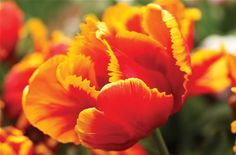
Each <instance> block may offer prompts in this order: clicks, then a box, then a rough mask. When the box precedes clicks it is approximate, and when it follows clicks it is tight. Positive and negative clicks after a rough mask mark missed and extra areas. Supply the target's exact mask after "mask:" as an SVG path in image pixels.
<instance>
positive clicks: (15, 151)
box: [0, 126, 54, 155]
mask: <svg viewBox="0 0 236 155" xmlns="http://www.w3.org/2000/svg"><path fill="white" fill-rule="evenodd" d="M49 140H50V139H49ZM49 140H48V142H41V143H37V144H34V143H33V141H31V140H30V139H29V138H28V137H27V136H24V134H23V132H22V131H21V130H19V129H17V128H15V127H11V126H8V127H5V128H0V152H1V155H53V151H52V148H50V147H52V146H50V143H52V142H49ZM53 147H54V146H53Z"/></svg>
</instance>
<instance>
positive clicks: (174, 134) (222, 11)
mask: <svg viewBox="0 0 236 155" xmlns="http://www.w3.org/2000/svg"><path fill="white" fill-rule="evenodd" d="M16 2H17V4H18V5H19V7H20V8H21V9H22V10H23V12H24V15H25V21H27V19H29V18H32V17H37V18H40V19H41V20H42V21H43V22H44V23H45V24H46V25H47V26H48V28H49V32H50V31H52V30H55V29H59V30H61V31H63V32H64V33H65V34H66V35H67V36H71V37H73V36H74V35H76V33H78V32H79V24H80V22H81V21H83V19H84V16H85V15H86V14H96V15H97V16H98V17H101V14H102V12H103V10H104V9H105V8H106V7H108V6H110V5H112V4H115V3H117V0H16ZM122 2H125V3H130V4H132V5H144V4H147V3H149V2H151V0H122ZM184 3H185V4H186V6H190V7H197V8H199V9H200V10H201V11H202V19H201V20H200V21H198V22H197V23H196V30H195V45H194V46H195V47H198V46H199V45H200V44H201V42H202V41H203V40H204V39H205V38H206V37H208V36H211V35H213V34H214V35H223V36H224V35H229V34H230V35H235V36H236V0H185V1H184ZM27 42H28V44H27ZM30 42H31V40H30V38H28V39H27V40H25V42H24V47H22V46H21V45H18V46H17V54H18V55H19V56H18V58H19V59H20V57H21V56H22V55H25V54H26V53H27V52H29V51H30V50H29V49H30ZM235 46H236V42H235ZM10 67H11V64H10V63H9V64H8V63H5V64H1V66H0V87H2V83H3V80H4V77H5V75H6V73H7V72H8V71H9V69H10ZM1 90H2V89H0V91H1ZM0 93H2V92H0ZM229 94H230V93H229V90H227V91H226V92H223V93H221V94H218V95H205V96H200V97H199V96H198V97H191V98H189V99H188V100H187V103H186V104H185V106H184V107H183V109H182V110H181V111H180V112H179V113H177V114H175V115H174V116H173V117H171V118H170V120H169V122H168V124H166V125H165V126H163V127H162V128H161V130H162V133H163V136H164V139H165V141H166V143H167V146H168V148H169V149H170V152H171V154H173V155H232V154H233V152H232V146H233V144H234V140H235V137H234V136H233V135H232V134H231V132H230V123H231V122H232V120H233V119H234V116H233V113H232V111H231V109H230V106H229V104H228V99H229ZM11 123H13V122H10V121H8V120H5V121H4V122H3V125H10V124H11ZM154 143H155V140H154V139H152V137H151V136H150V137H148V138H146V139H144V140H142V141H141V144H142V145H143V146H144V147H145V149H146V150H147V151H148V152H150V153H151V154H157V152H156V148H155V147H154V145H153V144H154ZM59 149H60V151H59V152H60V154H69V155H75V154H87V153H88V151H87V150H86V149H85V148H84V147H82V146H79V147H78V146H73V145H62V146H60V148H59Z"/></svg>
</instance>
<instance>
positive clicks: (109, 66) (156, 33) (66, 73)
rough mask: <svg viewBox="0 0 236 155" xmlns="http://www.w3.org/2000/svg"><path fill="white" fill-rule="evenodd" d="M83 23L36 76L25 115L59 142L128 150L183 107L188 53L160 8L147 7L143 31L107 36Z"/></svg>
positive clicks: (102, 28) (100, 26) (100, 27)
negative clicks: (67, 47)
mask: <svg viewBox="0 0 236 155" xmlns="http://www.w3.org/2000/svg"><path fill="white" fill-rule="evenodd" d="M153 19H155V20H153ZM86 22H87V23H86V24H82V25H81V34H80V35H79V36H77V37H76V39H75V40H74V42H73V43H72V46H71V47H70V50H69V53H68V55H67V56H63V55H58V56H55V57H53V58H51V59H49V60H48V61H46V62H45V63H43V64H42V65H41V66H40V67H39V68H38V69H37V70H36V71H35V72H34V74H33V76H32V77H31V79H30V82H29V86H28V87H26V89H25V91H24V95H23V108H24V112H25V114H26V116H27V118H28V120H29V121H30V122H31V123H32V125H34V126H35V127H37V128H39V129H40V130H42V131H43V132H44V133H46V134H49V135H50V136H52V137H53V138H55V139H57V140H58V141H60V142H64V143H66V142H74V143H80V142H81V143H82V144H84V145H86V146H88V147H92V148H98V149H104V150H124V149H127V148H128V147H130V146H132V145H134V144H135V143H136V142H137V141H138V140H140V139H141V138H143V137H145V136H147V135H148V134H149V133H150V132H152V131H153V130H154V129H155V128H157V127H160V126H161V125H163V124H165V123H166V121H167V119H168V117H169V116H170V115H171V114H173V113H175V112H177V111H179V110H180V109H181V107H182V105H183V103H184V100H185V98H186V94H187V90H186V84H187V81H188V75H189V74H190V73H191V68H190V65H189V52H188V51H187V49H186V47H185V41H184V39H183V37H182V35H181V32H180V30H179V27H178V23H177V22H176V20H175V18H174V17H173V16H172V15H171V14H170V13H169V12H168V11H166V10H163V9H162V8H161V7H160V6H159V5H157V4H150V5H147V6H146V7H145V8H144V12H143V14H142V22H143V27H142V28H143V30H145V32H146V33H138V32H130V31H127V30H119V31H117V32H110V31H109V29H108V28H107V27H106V25H105V23H101V22H98V21H97V19H96V18H94V17H91V16H90V17H88V18H87V20H86ZM173 75H174V76H175V77H174V78H173ZM108 81H109V82H110V83H108Z"/></svg>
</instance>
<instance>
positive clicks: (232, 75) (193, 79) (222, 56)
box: [188, 36, 236, 95]
mask: <svg viewBox="0 0 236 155" xmlns="http://www.w3.org/2000/svg"><path fill="white" fill-rule="evenodd" d="M235 41H236V38H235V37H233V36H227V37H219V36H211V37H209V38H207V39H206V40H205V41H203V43H202V46H201V47H200V48H199V49H197V50H196V51H194V52H193V53H192V55H191V61H192V75H191V76H190V78H189V80H190V82H189V83H188V89H189V95H200V94H209V93H220V92H223V91H224V90H225V89H226V88H228V87H230V85H232V86H235V85H236V53H235V50H236V48H235V47H234V42H235Z"/></svg>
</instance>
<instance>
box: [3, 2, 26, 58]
mask: <svg viewBox="0 0 236 155" xmlns="http://www.w3.org/2000/svg"><path fill="white" fill-rule="evenodd" d="M0 19H1V20H0V36H1V37H0V62H1V61H3V60H5V59H6V58H8V57H9V56H10V55H11V54H12V53H13V52H14V49H15V46H16V43H17V40H18V37H19V31H20V29H21V26H22V23H23V14H22V12H21V10H20V9H19V8H18V7H17V5H16V4H15V3H14V2H0Z"/></svg>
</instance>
